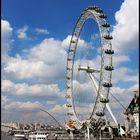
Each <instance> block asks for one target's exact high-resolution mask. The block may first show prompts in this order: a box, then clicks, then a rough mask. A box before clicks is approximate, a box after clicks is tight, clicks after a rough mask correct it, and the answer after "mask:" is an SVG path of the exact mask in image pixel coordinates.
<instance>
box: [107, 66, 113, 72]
mask: <svg viewBox="0 0 140 140" xmlns="http://www.w3.org/2000/svg"><path fill="white" fill-rule="evenodd" d="M105 70H108V71H112V70H114V67H113V66H105Z"/></svg>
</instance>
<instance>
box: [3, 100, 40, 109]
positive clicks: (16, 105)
mask: <svg viewBox="0 0 140 140" xmlns="http://www.w3.org/2000/svg"><path fill="white" fill-rule="evenodd" d="M41 107H42V105H41V104H40V103H39V102H37V101H36V102H30V101H27V102H18V101H12V102H10V103H9V104H7V105H5V109H6V110H11V111H33V110H37V109H39V108H41Z"/></svg>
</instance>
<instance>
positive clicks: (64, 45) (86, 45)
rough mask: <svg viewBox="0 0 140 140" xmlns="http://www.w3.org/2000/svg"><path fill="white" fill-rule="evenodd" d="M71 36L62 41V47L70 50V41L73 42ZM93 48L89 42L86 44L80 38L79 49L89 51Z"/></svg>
mask: <svg viewBox="0 0 140 140" xmlns="http://www.w3.org/2000/svg"><path fill="white" fill-rule="evenodd" d="M71 37H72V36H71V35H68V36H67V37H66V38H65V39H64V40H63V41H62V46H63V47H64V48H69V45H70V41H71ZM89 47H91V46H90V44H89V43H88V42H86V41H85V40H83V39H81V38H79V40H78V43H77V48H80V49H87V48H89Z"/></svg>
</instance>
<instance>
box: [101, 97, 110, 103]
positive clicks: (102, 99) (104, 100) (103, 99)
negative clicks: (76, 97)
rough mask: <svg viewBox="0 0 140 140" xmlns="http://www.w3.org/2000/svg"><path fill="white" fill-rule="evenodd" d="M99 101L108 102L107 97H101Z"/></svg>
mask: <svg viewBox="0 0 140 140" xmlns="http://www.w3.org/2000/svg"><path fill="white" fill-rule="evenodd" d="M100 102H102V103H108V102H109V99H106V98H101V99H100Z"/></svg>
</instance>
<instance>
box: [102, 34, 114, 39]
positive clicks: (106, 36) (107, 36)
mask: <svg viewBox="0 0 140 140" xmlns="http://www.w3.org/2000/svg"><path fill="white" fill-rule="evenodd" d="M104 38H105V39H107V40H111V39H113V37H112V36H111V35H105V36H104Z"/></svg>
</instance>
